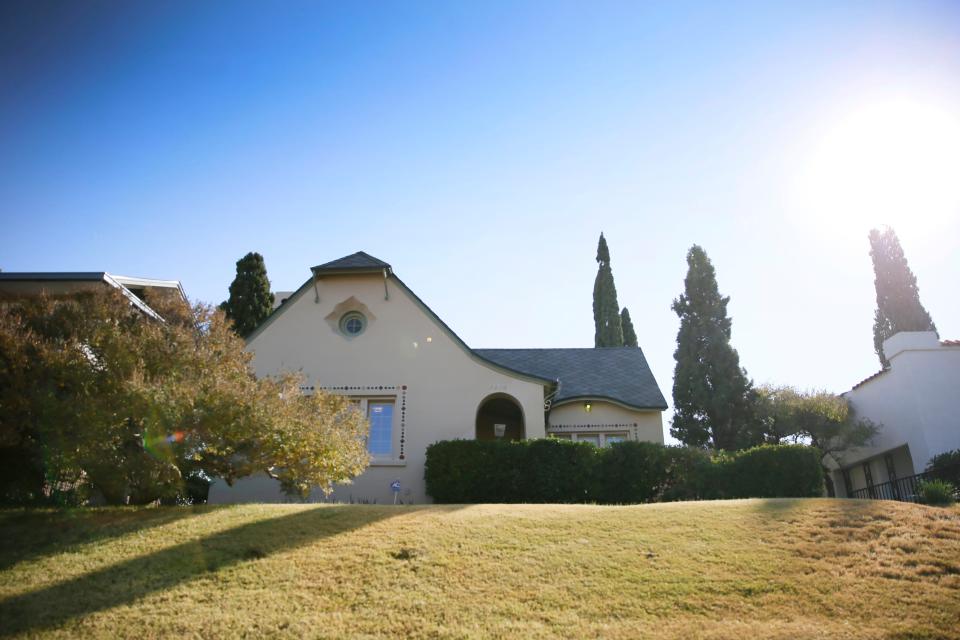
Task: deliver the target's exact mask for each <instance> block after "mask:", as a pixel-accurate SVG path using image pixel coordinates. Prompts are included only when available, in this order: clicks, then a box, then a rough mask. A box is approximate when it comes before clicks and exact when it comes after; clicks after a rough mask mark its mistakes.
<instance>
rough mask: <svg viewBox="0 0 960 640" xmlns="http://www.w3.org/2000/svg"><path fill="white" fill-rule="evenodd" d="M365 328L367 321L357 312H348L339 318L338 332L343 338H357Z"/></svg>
mask: <svg viewBox="0 0 960 640" xmlns="http://www.w3.org/2000/svg"><path fill="white" fill-rule="evenodd" d="M366 328H367V319H366V318H365V317H364V315H363V314H362V313H360V312H359V311H350V312H349V313H345V314H343V316H342V317H341V318H340V332H341V333H343V335H345V336H350V337H353V336H358V335H360V334H361V333H363V330H364V329H366Z"/></svg>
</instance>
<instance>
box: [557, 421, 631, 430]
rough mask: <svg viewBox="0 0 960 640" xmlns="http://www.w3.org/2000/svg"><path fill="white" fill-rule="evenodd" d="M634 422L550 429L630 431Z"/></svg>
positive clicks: (566, 425)
mask: <svg viewBox="0 0 960 640" xmlns="http://www.w3.org/2000/svg"><path fill="white" fill-rule="evenodd" d="M636 426H637V423H636V422H623V423H608V424H552V425H550V427H549V428H550V429H574V430H576V429H632V428H633V427H636Z"/></svg>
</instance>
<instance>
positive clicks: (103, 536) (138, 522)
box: [0, 507, 209, 571]
mask: <svg viewBox="0 0 960 640" xmlns="http://www.w3.org/2000/svg"><path fill="white" fill-rule="evenodd" d="M206 511H209V507H160V508H144V507H129V508H127V507H109V508H102V509H87V508H77V509H9V510H3V511H0V571H5V570H7V569H9V568H11V567H13V566H14V565H17V564H20V563H22V562H28V561H30V560H33V559H35V558H40V557H43V556H47V555H52V554H55V553H63V552H68V551H72V550H74V549H77V548H79V547H81V546H83V545H85V544H92V543H97V542H101V541H105V540H109V539H112V538H119V537H121V536H125V535H127V534H130V533H136V532H138V531H143V530H145V529H151V528H153V527H159V526H162V525H165V524H169V523H171V522H175V521H177V520H180V519H182V518H187V517H190V516H195V515H198V514H201V513H205V512H206Z"/></svg>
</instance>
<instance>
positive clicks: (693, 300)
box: [670, 245, 757, 450]
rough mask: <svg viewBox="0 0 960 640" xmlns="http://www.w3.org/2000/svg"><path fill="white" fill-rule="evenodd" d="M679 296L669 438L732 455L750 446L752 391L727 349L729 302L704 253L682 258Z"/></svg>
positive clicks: (694, 251) (696, 251)
mask: <svg viewBox="0 0 960 640" xmlns="http://www.w3.org/2000/svg"><path fill="white" fill-rule="evenodd" d="M687 265H688V271H687V277H686V278H685V279H684V292H683V294H681V295H680V297H679V298H677V299H676V300H674V302H673V306H672V308H673V310H674V312H676V314H677V315H678V316H680V331H679V332H678V333H677V350H676V351H675V352H674V354H673V357H674V359H675V360H676V361H677V364H676V368H675V369H674V375H673V405H674V414H673V424H672V426H671V427H670V434H671V435H672V436H673V437H675V438H677V439H678V440H680V441H681V442H683V443H684V444H688V445H693V446H705V445H708V444H709V445H712V446H713V447H714V448H716V449H726V450H733V449H739V448H742V447H745V446H748V445H750V444H753V443H754V442H755V441H756V440H757V438H755V437H754V429H753V428H752V416H751V413H752V412H751V408H752V402H751V400H752V397H753V390H752V384H751V382H750V380H749V379H748V378H747V372H746V371H744V370H743V369H741V368H740V357H739V356H738V355H737V352H736V350H735V349H734V348H733V347H732V346H730V329H731V321H730V318H729V317H728V316H727V303H728V302H729V301H730V298H729V297H725V296H721V295H720V292H719V290H718V288H717V277H716V273H715V271H714V269H713V264H711V262H710V258H709V257H707V254H706V252H704V250H703V249H701V248H700V247H699V246H697V245H694V246H693V247H691V248H690V250H689V251H688V252H687Z"/></svg>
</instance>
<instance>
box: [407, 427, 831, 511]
mask: <svg viewBox="0 0 960 640" xmlns="http://www.w3.org/2000/svg"><path fill="white" fill-rule="evenodd" d="M425 476H426V484H427V493H428V494H430V496H431V497H433V499H434V500H435V501H437V502H440V503H477V502H506V503H510V502H565V503H572V502H597V503H603V504H634V503H642V502H662V501H663V502H666V501H673V500H697V499H714V498H748V497H811V496H819V495H822V494H823V470H822V468H821V466H820V454H819V452H818V451H817V450H816V449H813V448H811V447H805V446H801V445H764V446H760V447H755V448H753V449H747V450H745V451H739V452H736V453H731V454H726V453H721V454H715V455H711V454H710V453H708V452H707V451H704V450H702V449H695V448H690V447H667V446H664V445H661V444H655V443H652V442H621V443H617V444H615V445H613V446H612V447H609V448H604V449H600V448H597V447H594V446H592V445H590V444H587V443H578V442H570V441H565V440H556V439H552V438H547V439H542V440H527V441H521V442H509V441H478V440H446V441H442V442H438V443H435V444H433V445H431V446H430V447H428V448H427V461H426V466H425Z"/></svg>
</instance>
